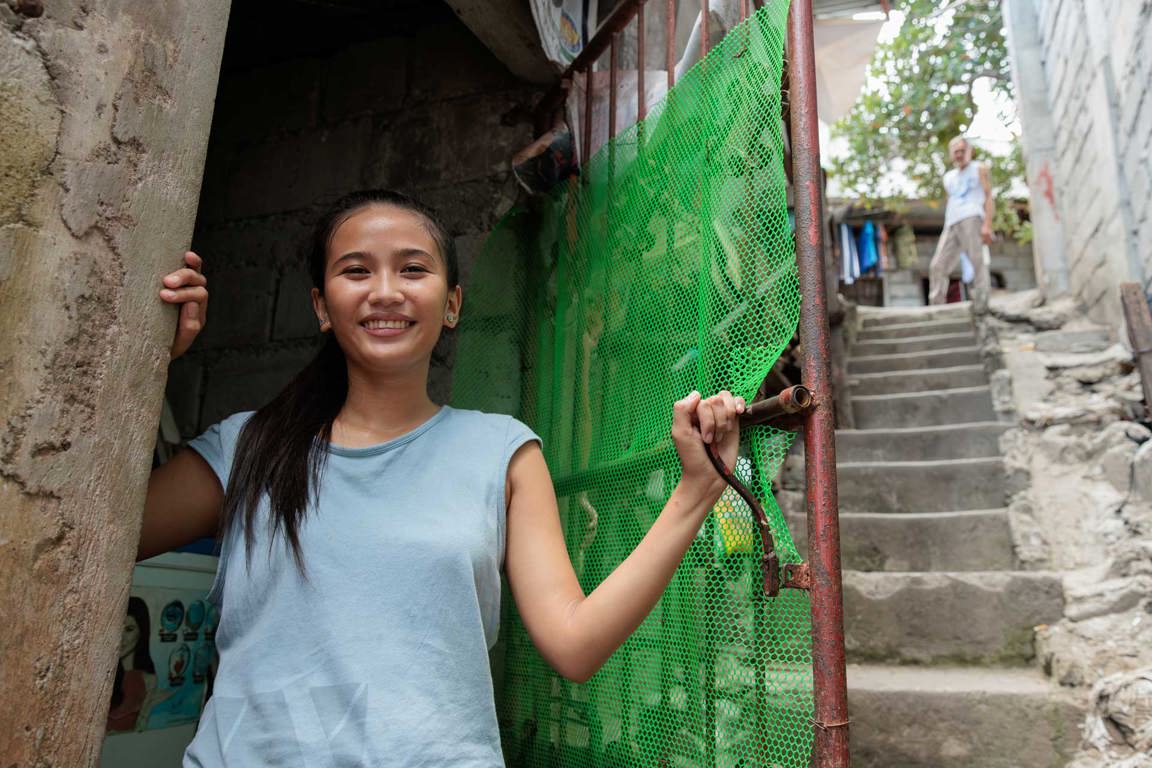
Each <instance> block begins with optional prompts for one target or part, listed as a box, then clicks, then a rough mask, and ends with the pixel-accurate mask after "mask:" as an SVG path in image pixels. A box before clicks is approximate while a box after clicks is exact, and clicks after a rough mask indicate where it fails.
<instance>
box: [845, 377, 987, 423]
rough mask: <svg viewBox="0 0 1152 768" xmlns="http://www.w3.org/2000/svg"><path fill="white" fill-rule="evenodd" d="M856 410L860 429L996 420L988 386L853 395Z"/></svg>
mask: <svg viewBox="0 0 1152 768" xmlns="http://www.w3.org/2000/svg"><path fill="white" fill-rule="evenodd" d="M852 412H853V413H854V414H855V417H856V426H857V427H859V428H860V429H874V428H880V427H928V426H932V427H936V426H942V425H945V424H970V423H973V422H978V421H994V420H995V419H996V411H995V410H994V409H993V408H992V394H991V392H990V391H989V389H988V386H987V385H984V386H979V387H958V388H954V389H935V390H931V391H928V392H900V393H892V394H887V395H862V396H860V397H853V398H852Z"/></svg>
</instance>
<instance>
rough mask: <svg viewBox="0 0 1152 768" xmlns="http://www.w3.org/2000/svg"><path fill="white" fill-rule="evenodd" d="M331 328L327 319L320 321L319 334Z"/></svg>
mask: <svg viewBox="0 0 1152 768" xmlns="http://www.w3.org/2000/svg"><path fill="white" fill-rule="evenodd" d="M331 327H332V323H331V322H329V320H328V318H326V317H325V318H322V319H321V320H320V333H325V332H326V331H327V330H328V329H329V328H331Z"/></svg>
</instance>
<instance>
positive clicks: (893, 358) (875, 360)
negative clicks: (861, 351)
mask: <svg viewBox="0 0 1152 768" xmlns="http://www.w3.org/2000/svg"><path fill="white" fill-rule="evenodd" d="M980 364H981V363H980V349H979V348H978V347H958V348H956V349H937V350H934V351H932V352H908V353H905V354H900V355H866V356H861V357H849V358H848V373H849V375H851V374H856V373H892V372H894V371H922V370H925V369H929V368H955V367H956V366H958V365H980Z"/></svg>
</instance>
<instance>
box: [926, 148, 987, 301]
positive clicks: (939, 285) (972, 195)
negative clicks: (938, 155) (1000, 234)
mask: <svg viewBox="0 0 1152 768" xmlns="http://www.w3.org/2000/svg"><path fill="white" fill-rule="evenodd" d="M948 154H949V155H951V156H952V164H953V165H955V166H956V167H955V168H953V169H952V170H950V171H948V172H947V173H945V174H944V190H945V191H946V192H947V193H948V206H947V207H946V208H945V209H944V231H943V232H942V233H941V234H940V242H939V243H938V244H937V246H936V255H935V256H933V257H932V264H931V266H930V267H929V268H928V286H929V290H928V302H929V303H930V304H943V303H944V302H945V299H946V298H947V295H948V277H949V275H951V274H952V270H954V269H956V266H957V265H958V264H959V263H960V254H961V253H967V254H968V259H969V260H970V261H971V262H972V266H973V268H974V269H975V271H976V276H975V278H974V279H973V280H972V308H973V310H974V311H976V312H978V313H983V312H987V311H988V290H989V287H990V279H989V276H988V259H987V257H986V255H985V254H986V252H985V250H984V244H985V243H987V244H991V243H992V182H991V181H990V172H989V168H988V166H987V165H985V164H984V163H974V162H972V145H971V144H969V143H968V139H966V138H964V137H963V136H957V137H956V138H954V139H952V141H950V142H948Z"/></svg>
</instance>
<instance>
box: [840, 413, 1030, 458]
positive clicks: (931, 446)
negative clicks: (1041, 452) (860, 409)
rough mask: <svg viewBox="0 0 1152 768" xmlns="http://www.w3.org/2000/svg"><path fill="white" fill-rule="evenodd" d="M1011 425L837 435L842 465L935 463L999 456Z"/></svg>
mask: <svg viewBox="0 0 1152 768" xmlns="http://www.w3.org/2000/svg"><path fill="white" fill-rule="evenodd" d="M1007 429H1008V425H1007V424H1001V423H999V422H995V421H985V422H977V423H972V424H945V425H942V426H935V427H904V428H902V429H846V430H841V431H840V432H837V433H836V456H837V458H838V459H839V460H840V461H841V462H859V461H885V460H888V461H931V460H933V459H975V458H986V457H988V456H997V455H999V453H1000V436H1001V435H1003V434H1004V432H1005V431H1007Z"/></svg>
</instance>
